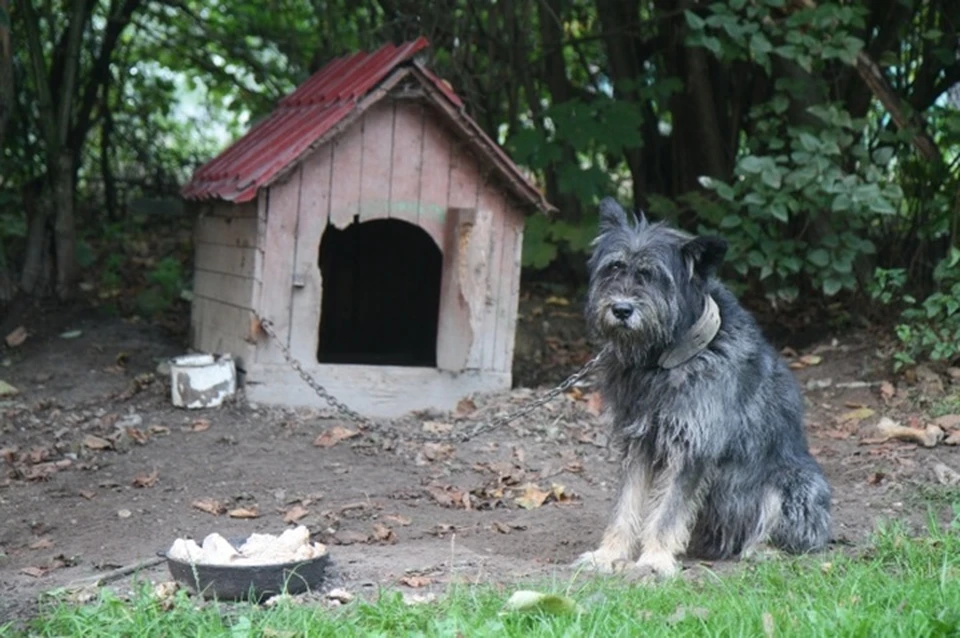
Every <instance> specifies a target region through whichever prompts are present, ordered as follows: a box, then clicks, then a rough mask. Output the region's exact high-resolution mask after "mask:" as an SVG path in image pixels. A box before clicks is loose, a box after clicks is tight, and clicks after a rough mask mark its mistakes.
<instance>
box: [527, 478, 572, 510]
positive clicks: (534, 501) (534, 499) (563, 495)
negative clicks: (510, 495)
mask: <svg viewBox="0 0 960 638" xmlns="http://www.w3.org/2000/svg"><path fill="white" fill-rule="evenodd" d="M522 489H523V493H522V494H521V495H520V496H517V497H516V498H515V499H514V501H516V503H517V505H519V506H520V507H522V508H524V509H528V510H529V509H535V508H537V507H541V506H542V505H544V504H546V503H551V502H553V503H569V502H570V501H572V500H574V498H575V497H574V495H573V494H571V493H570V492H568V491H567V489H566V488H565V487H564V486H563V485H559V484H557V483H553V484H551V486H550V489H549V490H541V489H540V488H539V487H538V486H537V485H536V484H535V483H527V484H526V485H524V486H523V488H522Z"/></svg>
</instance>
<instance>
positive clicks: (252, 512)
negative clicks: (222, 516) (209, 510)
mask: <svg viewBox="0 0 960 638" xmlns="http://www.w3.org/2000/svg"><path fill="white" fill-rule="evenodd" d="M227 516H229V517H230V518H260V512H259V511H258V510H257V508H256V507H238V508H237V509H233V510H230V511H229V512H227Z"/></svg>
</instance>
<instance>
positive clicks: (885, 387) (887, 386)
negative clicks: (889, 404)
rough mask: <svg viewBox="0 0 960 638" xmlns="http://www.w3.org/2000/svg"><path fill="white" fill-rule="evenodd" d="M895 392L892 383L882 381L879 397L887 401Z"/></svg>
mask: <svg viewBox="0 0 960 638" xmlns="http://www.w3.org/2000/svg"><path fill="white" fill-rule="evenodd" d="M896 393H897V389H896V388H894V387H893V384H892V383H890V382H889V381H884V382H883V383H881V384H880V397H881V398H882V399H883V400H884V401H889V400H890V399H892V398H893V396H894V395H895V394H896Z"/></svg>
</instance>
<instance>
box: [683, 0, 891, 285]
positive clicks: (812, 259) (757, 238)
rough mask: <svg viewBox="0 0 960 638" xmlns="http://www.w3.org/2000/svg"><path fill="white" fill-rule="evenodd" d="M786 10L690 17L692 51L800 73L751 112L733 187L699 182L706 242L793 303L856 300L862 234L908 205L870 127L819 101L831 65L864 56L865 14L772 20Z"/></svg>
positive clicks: (768, 6) (806, 14) (871, 247)
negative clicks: (718, 245) (712, 237)
mask: <svg viewBox="0 0 960 638" xmlns="http://www.w3.org/2000/svg"><path fill="white" fill-rule="evenodd" d="M782 6H783V3H782V2H777V1H774V0H767V1H766V2H761V3H750V4H749V5H748V4H745V3H734V2H730V3H714V4H712V5H710V7H709V12H708V13H709V15H708V16H707V17H705V18H700V17H698V16H695V15H694V14H691V13H689V12H688V13H687V22H688V25H689V26H690V27H691V31H692V32H691V35H690V37H689V40H688V42H689V43H690V44H691V45H692V46H702V47H705V48H707V49H709V50H710V51H711V52H712V53H714V54H715V55H716V56H718V57H720V58H721V59H723V60H724V61H726V62H735V61H748V60H749V61H752V62H754V63H756V64H758V65H760V66H761V67H763V68H764V69H765V70H766V71H767V72H768V73H772V72H773V69H774V68H775V67H778V68H779V67H784V65H786V66H787V67H789V66H790V65H796V66H798V67H800V68H801V69H802V70H803V71H804V72H805V73H800V74H792V75H790V74H786V75H783V74H782V76H781V77H779V78H778V79H777V80H776V82H775V83H774V91H773V93H772V95H771V97H770V99H768V100H766V101H764V102H761V103H758V104H757V105H755V106H754V107H753V109H752V110H751V113H750V118H751V120H752V122H753V124H752V135H751V137H750V138H749V139H747V140H745V143H744V144H743V145H742V146H741V149H742V151H741V155H740V157H739V158H738V160H737V163H736V167H735V170H734V176H733V179H731V180H729V181H724V180H719V179H710V178H705V179H704V180H703V181H702V183H703V185H704V186H705V187H706V188H707V189H708V190H710V191H712V192H713V193H714V194H715V195H716V198H715V199H714V200H713V201H711V202H704V201H702V200H701V201H700V202H699V203H700V208H698V211H699V213H700V215H699V218H700V221H701V230H702V231H704V232H707V231H710V230H714V231H719V232H722V233H723V234H724V236H725V237H727V239H728V241H729V242H730V257H729V263H730V264H731V265H732V267H733V268H734V270H735V271H736V272H737V274H738V275H740V276H741V277H745V278H746V277H755V278H756V280H758V281H759V282H761V283H762V285H763V288H764V290H765V291H766V292H767V294H768V295H770V296H775V297H778V298H781V299H784V300H787V301H792V300H794V299H796V298H797V296H798V295H799V293H800V290H801V289H802V287H803V286H804V285H805V284H806V285H810V286H813V287H815V288H816V289H819V290H820V291H821V292H822V293H823V294H824V295H825V296H827V297H830V296H833V295H836V294H837V293H839V292H841V291H844V290H846V291H855V290H858V289H859V285H860V282H859V281H858V279H857V276H856V267H855V266H856V264H857V263H858V261H860V260H862V259H863V258H864V257H869V256H872V255H874V254H875V253H876V246H875V244H874V242H873V241H871V239H870V232H869V230H870V228H871V227H872V226H873V225H874V224H875V223H876V221H877V219H878V218H881V217H883V216H888V215H893V214H895V213H896V212H897V210H898V208H899V207H900V205H901V200H902V197H903V193H902V191H901V189H900V188H899V186H898V185H897V184H895V183H893V181H892V180H891V177H890V175H891V173H890V170H891V164H892V159H893V153H894V149H893V147H892V146H872V145H871V139H870V138H869V137H866V136H864V135H863V131H864V130H866V129H867V127H868V122H867V121H865V120H862V119H854V118H852V117H851V116H850V114H849V112H848V111H847V110H846V109H845V107H844V106H843V104H842V103H839V102H831V101H828V100H827V99H826V98H825V97H819V98H818V97H817V96H826V95H827V93H828V91H827V87H826V86H825V79H824V78H823V77H822V75H821V74H820V72H822V70H823V69H824V68H825V67H826V65H829V64H830V63H832V62H834V61H840V62H843V63H851V62H853V61H854V59H855V57H856V55H857V53H858V52H859V51H860V49H861V48H862V45H863V43H862V41H860V40H859V39H858V38H857V37H855V36H854V35H853V31H854V30H855V29H857V28H860V27H862V26H863V15H862V13H863V12H862V10H861V9H858V8H857V7H853V6H840V5H836V4H833V3H821V5H820V6H818V7H817V8H815V9H805V10H801V11H796V12H794V13H792V14H791V15H790V17H789V18H787V19H786V20H774V19H772V18H773V17H774V16H773V15H772V11H774V10H776V9H779V8H781V7H782ZM791 114H792V116H791ZM798 228H801V229H802V230H801V232H799V233H798V232H797V229H798Z"/></svg>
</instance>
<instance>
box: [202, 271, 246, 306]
mask: <svg viewBox="0 0 960 638" xmlns="http://www.w3.org/2000/svg"><path fill="white" fill-rule="evenodd" d="M193 294H194V295H197V296H200V297H206V298H207V299H213V300H215V301H219V302H221V303H225V304H228V305H231V306H235V307H237V308H246V309H250V308H251V307H252V305H253V304H252V302H253V279H251V278H250V277H241V276H238V275H227V274H224V273H219V272H209V271H206V270H201V269H199V268H198V269H196V270H195V271H194V277H193Z"/></svg>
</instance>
